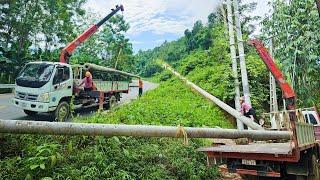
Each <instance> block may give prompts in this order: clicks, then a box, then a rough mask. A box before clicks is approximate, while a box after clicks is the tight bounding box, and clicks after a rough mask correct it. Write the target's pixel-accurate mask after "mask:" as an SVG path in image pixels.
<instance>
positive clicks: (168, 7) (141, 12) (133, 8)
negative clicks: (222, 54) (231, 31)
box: [85, 0, 269, 52]
mask: <svg viewBox="0 0 320 180" xmlns="http://www.w3.org/2000/svg"><path fill="white" fill-rule="evenodd" d="M243 1H244V2H258V7H257V9H256V11H255V12H254V13H253V14H257V15H264V14H265V13H267V12H268V9H269V8H268V7H267V1H264V0H243ZM220 3H221V1H220V0H147V1H146V0H130V1H129V0H127V1H125V0H108V1H107V0H88V1H87V3H86V4H85V8H86V9H92V10H93V11H94V12H97V13H98V14H100V15H101V17H102V16H103V15H106V14H108V13H109V12H110V9H111V8H113V7H114V6H115V5H116V4H123V6H124V9H125V11H124V12H123V15H124V17H125V20H126V21H127V22H129V24H130V29H129V31H128V32H127V34H126V36H127V37H128V38H129V39H130V41H131V43H132V44H133V48H134V51H135V52H137V51H138V50H139V49H143V50H146V49H151V48H154V47H155V46H158V45H160V44H161V43H163V42H164V41H165V40H167V41H171V40H175V39H178V38H179V37H181V36H182V35H183V33H184V30H185V29H187V28H189V29H190V28H192V26H193V24H194V23H195V22H196V21H197V20H202V21H203V22H206V21H207V16H208V15H209V14H210V13H211V12H213V11H214V10H215V9H216V8H217V7H218V6H219V4H220Z"/></svg>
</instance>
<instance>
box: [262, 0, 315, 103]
mask: <svg viewBox="0 0 320 180" xmlns="http://www.w3.org/2000/svg"><path fill="white" fill-rule="evenodd" d="M272 6H273V7H274V11H272V12H273V13H272V14H270V16H268V17H267V18H266V19H265V20H264V21H263V31H264V35H265V36H266V37H274V38H273V43H274V46H275V55H276V58H277V60H279V62H280V63H281V64H282V70H283V72H284V73H285V74H286V77H287V79H288V80H289V81H290V82H291V84H292V86H293V88H294V89H295V91H296V93H297V95H298V103H299V104H300V105H302V106H304V107H306V106H312V105H314V104H317V105H318V107H319V106H320V91H319V89H320V76H319V71H320V61H319V60H320V58H319V57H320V35H319V33H317V32H318V30H319V28H320V18H319V14H318V11H317V8H316V3H315V1H313V0H306V1H298V0H295V1H288V2H285V1H281V0H273V1H272Z"/></svg>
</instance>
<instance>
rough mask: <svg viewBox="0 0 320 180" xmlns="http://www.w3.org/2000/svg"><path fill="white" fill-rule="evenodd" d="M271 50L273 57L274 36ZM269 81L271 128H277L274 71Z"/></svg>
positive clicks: (270, 74)
mask: <svg viewBox="0 0 320 180" xmlns="http://www.w3.org/2000/svg"><path fill="white" fill-rule="evenodd" d="M269 52H270V55H271V57H273V42H272V37H271V38H270V48H269ZM269 77H270V79H269V82H270V112H271V113H270V120H271V129H277V128H279V127H277V123H276V114H275V113H273V112H277V111H278V101H277V92H276V90H277V89H276V80H275V79H274V77H273V75H272V73H271V72H270V73H269Z"/></svg>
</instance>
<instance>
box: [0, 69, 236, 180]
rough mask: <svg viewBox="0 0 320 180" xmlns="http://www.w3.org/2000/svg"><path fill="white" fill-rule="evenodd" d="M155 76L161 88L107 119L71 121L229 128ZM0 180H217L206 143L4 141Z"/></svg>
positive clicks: (174, 83) (193, 97)
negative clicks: (204, 149) (204, 148)
mask: <svg viewBox="0 0 320 180" xmlns="http://www.w3.org/2000/svg"><path fill="white" fill-rule="evenodd" d="M164 76H167V75H166V73H163V74H161V75H158V76H157V77H158V80H160V79H161V80H164V79H166V81H162V82H161V84H160V86H159V87H158V88H157V89H155V90H153V91H150V92H147V93H146V94H145V95H144V96H142V97H141V98H139V99H138V100H135V101H134V102H132V103H130V104H127V105H124V106H121V107H120V108H119V109H116V110H114V111H111V112H110V113H108V114H104V113H102V114H96V115H95V116H92V117H86V118H81V119H76V120H75V121H77V122H88V123H92V122H94V123H114V124H119V123H124V124H153V125H171V126H177V125H179V124H180V125H183V126H196V127H201V126H207V127H214V126H220V127H224V128H229V127H231V125H230V123H229V122H228V121H227V120H226V118H224V116H223V112H222V111H221V110H220V109H219V108H218V107H216V106H214V105H212V104H211V103H210V102H208V101H206V100H205V99H203V98H202V97H201V96H199V95H198V94H196V93H194V92H192V91H190V89H189V88H187V87H186V86H184V85H183V84H182V83H181V82H180V81H179V80H177V79H175V78H171V77H164ZM0 143H1V146H0V152H1V154H0V158H1V159H0V179H217V178H219V173H218V171H217V169H216V168H215V167H211V168H208V167H206V158H205V155H204V154H203V153H200V152H197V151H196V149H197V148H198V147H201V146H204V145H206V143H208V140H190V141H189V143H190V144H189V145H187V146H185V145H183V141H182V139H174V138H173V139H172V138H133V137H110V138H107V137H88V136H72V137H71V136H40V135H3V136H2V137H1V138H0Z"/></svg>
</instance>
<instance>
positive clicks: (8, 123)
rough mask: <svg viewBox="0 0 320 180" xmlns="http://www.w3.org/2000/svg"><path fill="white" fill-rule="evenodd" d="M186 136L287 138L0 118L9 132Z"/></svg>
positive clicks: (284, 133) (284, 134)
mask: <svg viewBox="0 0 320 180" xmlns="http://www.w3.org/2000/svg"><path fill="white" fill-rule="evenodd" d="M181 131H185V132H186V134H187V137H188V138H227V139H236V138H251V139H253V140H272V139H273V140H275V139H287V140H288V139H290V138H291V136H292V133H291V132H289V131H256V130H248V131H241V130H235V129H218V128H196V127H184V128H182V127H174V126H151V125H115V124H86V123H70V122H47V121H25V120H0V133H12V134H48V135H88V136H107V137H111V136H134V137H175V138H179V137H183V135H182V134H183V133H181Z"/></svg>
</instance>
